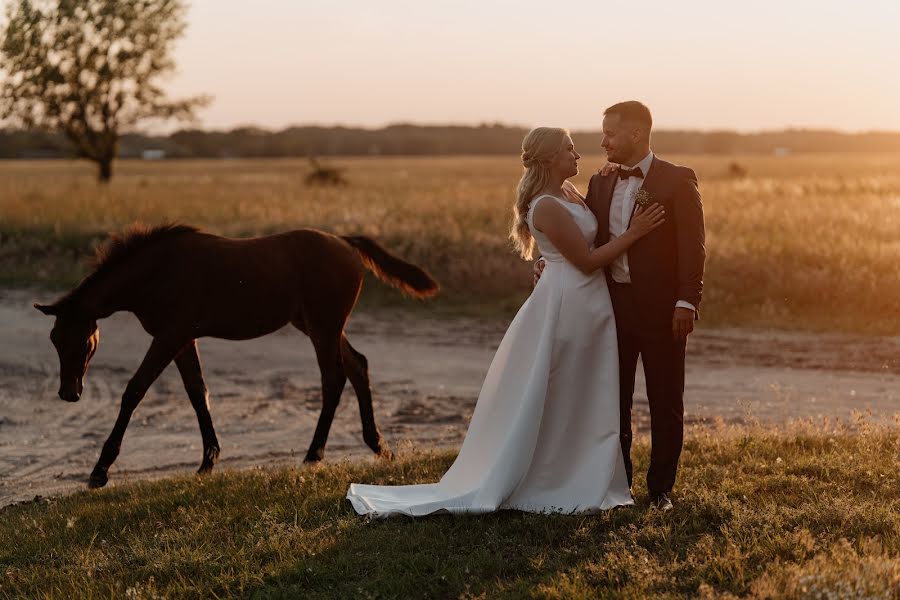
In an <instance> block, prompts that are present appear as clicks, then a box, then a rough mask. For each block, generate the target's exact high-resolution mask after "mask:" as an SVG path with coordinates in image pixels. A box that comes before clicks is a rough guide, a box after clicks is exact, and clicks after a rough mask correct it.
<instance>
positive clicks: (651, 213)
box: [628, 202, 666, 238]
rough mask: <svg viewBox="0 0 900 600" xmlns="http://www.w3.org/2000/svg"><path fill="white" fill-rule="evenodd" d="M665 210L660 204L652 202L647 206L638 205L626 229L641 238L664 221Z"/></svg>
mask: <svg viewBox="0 0 900 600" xmlns="http://www.w3.org/2000/svg"><path fill="white" fill-rule="evenodd" d="M665 216H666V210H665V208H663V207H662V205H661V204H658V203H656V202H654V203H653V204H651V205H650V206H648V207H647V208H644V207H643V206H638V207H637V210H635V211H634V216H633V217H632V218H631V225H629V226H628V231H630V232H633V233H634V235H635V236H637V237H639V238H641V237H644V236H645V235H647V234H648V233H650V232H651V231H653V230H654V229H656V228H657V227H659V226H660V225H662V224H663V223H665V222H666V219H665Z"/></svg>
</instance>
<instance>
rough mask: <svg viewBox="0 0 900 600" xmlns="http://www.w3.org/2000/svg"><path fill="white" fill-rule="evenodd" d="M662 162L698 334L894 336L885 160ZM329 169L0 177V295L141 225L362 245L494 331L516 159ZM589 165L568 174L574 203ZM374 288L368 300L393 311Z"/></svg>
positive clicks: (212, 164) (894, 235) (518, 269)
mask: <svg viewBox="0 0 900 600" xmlns="http://www.w3.org/2000/svg"><path fill="white" fill-rule="evenodd" d="M576 141H577V140H576ZM672 158H673V159H674V160H675V161H676V162H681V163H684V164H689V165H691V166H693V167H694V168H695V170H696V171H697V172H698V174H699V176H700V180H701V191H702V193H703V199H704V205H705V210H706V221H707V232H708V234H707V241H708V243H707V249H708V255H709V258H708V263H707V274H706V291H705V296H704V302H703V318H704V324H712V325H719V324H725V325H740V326H763V327H779V328H803V329H812V330H836V331H853V332H863V333H872V334H888V335H898V334H900V277H898V276H897V265H898V264H900V155H860V154H855V155H852V154H847V155H815V156H812V155H810V156H789V157H781V158H776V157H751V156H746V157H736V158H725V157H702V156H690V157H678V156H676V157H672ZM732 160H736V161H738V162H739V163H740V164H741V165H742V166H743V167H745V168H746V169H747V170H748V173H749V174H748V176H747V177H745V178H733V177H730V176H729V175H728V164H729V163H730V162H731V161H732ZM328 162H329V164H331V165H333V166H338V167H341V168H343V169H345V170H346V171H345V174H346V176H347V178H348V179H349V185H347V186H343V187H331V188H322V187H307V186H305V185H304V182H303V179H304V176H305V174H306V173H307V171H308V167H307V165H306V162H305V161H303V160H258V161H252V160H222V161H185V162H141V161H133V162H129V161H124V162H119V163H118V164H117V174H116V176H115V178H114V180H113V182H112V184H111V185H109V186H108V187H99V186H98V185H97V184H96V182H95V181H94V176H95V174H94V172H93V170H92V168H91V166H90V165H88V164H86V163H78V162H59V161H54V162H3V163H0V285H6V286H10V285H31V284H40V285H50V286H55V287H61V286H69V285H72V284H74V283H76V282H77V281H78V280H79V279H80V277H82V276H83V275H84V274H85V272H86V268H87V267H86V266H85V264H84V262H83V258H84V257H86V256H88V255H89V254H90V253H91V249H92V247H93V246H94V245H96V244H97V243H98V242H99V241H100V240H101V239H102V237H103V235H104V234H105V233H106V232H108V231H113V230H120V229H121V228H122V227H123V226H124V225H126V224H128V223H130V222H132V221H135V220H140V221H143V222H147V223H158V222H163V221H181V222H186V223H191V224H195V225H198V226H201V227H203V228H205V229H207V230H210V231H213V232H217V233H222V234H227V235H235V236H249V235H257V234H265V233H270V232H276V231H284V230H287V229H291V228H297V227H316V228H320V229H324V230H327V231H331V232H335V233H340V234H349V233H362V234H366V235H372V236H375V237H377V238H378V239H379V240H381V241H382V242H383V243H385V244H386V245H387V246H389V247H390V248H391V249H393V250H395V251H397V252H398V253H400V254H402V255H403V256H405V257H407V258H409V259H411V260H413V261H415V262H417V263H420V264H422V265H423V266H425V267H426V268H428V269H429V270H431V271H432V272H433V273H434V274H435V275H436V277H437V278H438V279H439V280H440V282H441V283H442V285H443V287H444V290H445V293H444V294H443V296H442V297H441V299H440V300H438V301H437V307H438V308H442V309H447V310H449V311H466V312H469V313H482V314H491V315H497V314H501V315H503V316H508V315H509V314H510V313H511V312H512V311H514V310H515V308H516V307H518V305H519V304H520V302H521V301H522V299H523V298H524V296H525V295H526V294H527V293H528V290H529V286H530V274H529V273H530V268H529V265H527V264H525V263H523V262H522V261H520V260H519V259H517V258H516V257H515V256H514V255H513V254H512V252H511V250H510V246H509V244H508V243H507V239H506V231H507V224H508V220H509V217H510V203H511V201H512V193H513V188H514V186H515V183H516V180H517V178H518V176H519V173H520V169H521V168H520V166H519V165H518V161H517V159H516V158H515V157H501V158H498V157H471V158H465V157H463V158H372V159H364V158H360V159H335V160H333V161H328ZM602 163H603V159H602V158H600V157H588V158H585V159H583V160H582V170H583V173H582V174H581V175H579V176H578V177H577V178H576V179H575V181H576V183H577V184H578V185H579V187H581V188H582V189H584V188H585V187H586V181H587V178H588V176H589V174H590V172H591V171H592V170H593V169H595V168H596V167H597V166H599V165H601V164H602ZM375 287H376V286H369V293H368V294H365V295H364V298H365V300H366V301H368V302H372V301H373V299H374V301H376V302H380V301H389V302H390V301H393V300H392V298H398V296H395V295H394V294H392V293H386V292H384V291H377V292H373V288H375Z"/></svg>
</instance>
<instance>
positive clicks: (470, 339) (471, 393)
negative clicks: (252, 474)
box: [0, 290, 900, 506]
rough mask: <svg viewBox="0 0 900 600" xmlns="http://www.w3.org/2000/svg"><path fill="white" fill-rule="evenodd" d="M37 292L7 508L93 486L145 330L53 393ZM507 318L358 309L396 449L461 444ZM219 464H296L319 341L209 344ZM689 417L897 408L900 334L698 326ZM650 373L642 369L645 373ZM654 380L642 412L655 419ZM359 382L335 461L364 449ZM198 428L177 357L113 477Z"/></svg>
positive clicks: (17, 391)
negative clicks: (62, 396) (651, 409)
mask: <svg viewBox="0 0 900 600" xmlns="http://www.w3.org/2000/svg"><path fill="white" fill-rule="evenodd" d="M36 300H42V301H47V300H52V295H50V296H49V297H48V294H46V293H42V292H37V291H34V292H32V291H21V290H17V291H5V292H3V291H0V506H4V505H6V504H9V503H11V502H16V501H20V500H25V499H30V498H33V497H34V496H35V495H43V496H47V495H51V494H57V493H62V492H68V491H73V490H78V489H82V488H83V487H84V482H85V481H86V479H87V475H88V474H89V473H90V470H91V468H92V467H93V464H94V462H95V461H96V459H97V456H98V454H99V451H100V446H101V445H102V443H103V441H104V440H105V439H106V436H107V435H108V434H109V431H110V429H111V427H112V424H113V421H114V420H115V416H116V413H117V411H118V405H119V397H120V395H121V393H122V390H123V389H124V387H125V383H126V382H127V381H128V379H129V377H130V376H131V374H132V373H133V371H134V369H136V368H137V365H138V364H139V362H140V360H141V357H142V356H143V353H144V351H145V350H146V348H147V346H148V344H149V337H148V336H147V334H146V333H145V332H144V331H143V330H142V329H141V328H140V325H139V324H138V322H137V320H136V319H135V318H134V317H133V316H131V315H129V314H117V315H114V316H113V317H111V318H109V319H106V320H105V321H103V322H101V341H100V349H99V351H98V352H97V354H96V356H95V357H94V360H93V362H92V364H91V368H90V370H89V372H88V376H87V378H86V381H85V390H84V394H83V398H82V400H81V401H80V402H79V403H77V404H68V403H65V402H62V401H61V400H59V399H58V398H57V396H56V390H57V388H58V385H59V382H58V374H59V371H58V369H59V366H58V361H57V358H56V353H55V351H54V350H53V347H52V345H51V344H50V341H49V339H48V335H49V332H50V327H51V325H52V320H51V319H50V318H49V317H44V316H43V315H40V314H39V313H38V312H37V311H35V310H34V309H33V308H31V303H32V302H33V301H36ZM504 329H505V323H485V322H480V321H472V320H465V319H459V320H452V321H449V320H446V319H441V320H430V319H427V318H424V317H421V316H416V317H410V316H409V315H405V314H403V313H400V312H379V313H377V314H355V315H354V316H353V317H352V319H351V322H350V325H349V327H348V337H349V338H350V339H351V341H352V342H353V344H354V346H355V347H356V348H357V349H359V350H360V351H361V352H363V353H364V354H366V356H367V357H368V358H369V363H370V369H371V375H372V384H373V391H374V398H375V411H376V413H375V414H376V418H377V420H378V423H379V425H380V427H381V429H382V431H383V432H384V434H385V436H386V437H387V439H388V441H389V443H391V444H392V445H393V446H395V447H396V446H397V445H399V444H414V445H417V446H428V447H432V446H453V445H458V444H459V443H460V441H461V440H462V437H463V435H464V434H465V431H466V424H467V423H468V419H469V417H470V416H471V413H472V408H473V406H474V404H475V400H476V398H477V395H478V390H479V388H480V385H481V380H482V378H483V377H484V374H485V372H486V370H487V367H488V365H489V363H490V360H491V357H492V355H493V350H494V348H496V346H497V344H498V343H499V341H500V338H501V337H502V334H503V330H504ZM200 351H201V357H202V359H203V362H204V368H205V372H206V379H207V385H208V386H209V388H210V394H211V405H212V415H213V420H214V423H215V425H216V428H217V432H218V436H219V440H220V442H221V444H222V458H221V462H220V463H219V464H220V467H219V468H243V467H250V466H255V465H273V464H298V465H299V464H300V463H301V461H302V459H303V456H304V455H305V452H306V448H307V445H308V444H309V442H310V440H311V438H312V431H313V428H314V427H315V422H316V418H317V416H318V411H319V403H320V396H319V373H318V370H317V368H316V366H315V359H314V356H313V351H312V347H311V345H310V343H309V341H308V340H307V339H306V338H305V337H304V336H302V335H301V334H300V333H298V332H297V331H295V330H293V329H284V330H281V331H279V332H277V333H275V334H272V335H270V336H268V337H265V338H262V339H258V340H252V341H248V342H240V343H236V342H226V341H222V340H211V339H205V340H201V342H200ZM688 351H689V357H688V367H687V371H688V372H687V390H686V399H685V405H686V411H687V419H688V421H690V422H697V421H703V420H708V419H714V418H717V417H721V418H723V419H725V420H726V421H741V420H743V419H746V418H747V417H748V415H752V416H754V417H756V418H759V419H761V420H763V421H773V422H785V421H787V420H789V419H792V418H801V417H810V416H812V417H815V416H819V415H833V416H842V417H846V416H850V415H851V413H852V411H853V410H866V409H871V411H872V412H873V417H874V418H875V419H884V420H888V419H891V418H892V417H893V415H894V414H895V413H898V412H900V338H864V337H854V336H843V335H810V334H791V333H783V332H771V331H744V330H723V329H716V330H705V329H703V328H702V323H701V329H699V330H698V331H697V332H696V333H695V334H694V335H693V336H692V339H691V343H690V345H689V349H688ZM639 377H640V374H639ZM644 394H645V393H644V389H643V382H642V381H640V382H639V384H638V391H637V393H636V396H637V398H636V405H637V416H636V419H637V424H638V426H639V427H640V428H642V429H646V427H647V423H648V421H647V410H646V396H645V395H644ZM370 456H371V454H370V452H369V451H368V449H367V448H366V447H365V445H364V444H363V442H362V437H361V427H360V424H359V411H358V409H357V407H356V402H355V397H354V395H353V392H352V389H351V388H350V386H349V385H348V386H347V391H345V392H344V398H343V401H342V403H341V405H340V407H339V408H338V411H337V416H336V418H335V423H334V425H333V427H332V430H331V435H330V438H329V440H328V448H327V453H326V460H336V459H340V458H345V457H352V458H354V459H368V458H369V457H370ZM199 461H200V434H199V431H198V429H197V424H196V419H195V417H194V413H193V411H192V409H191V407H190V404H189V402H188V400H187V397H186V395H185V393H184V391H183V389H182V386H181V381H180V379H179V378H178V373H177V370H176V369H175V367H174V366H170V367H169V368H168V369H167V370H166V372H165V373H164V374H163V376H162V377H161V378H160V379H159V381H157V383H156V384H154V386H153V387H152V388H151V390H150V392H149V393H148V394H147V396H146V398H145V399H144V401H143V402H142V403H141V405H140V407H139V408H138V410H137V411H136V413H135V416H134V418H133V419H132V422H131V426H130V427H129V429H128V432H127V434H126V436H125V441H124V444H123V446H122V453H121V455H120V457H119V459H118V461H117V462H116V464H115V465H114V467H113V469H112V470H111V472H110V475H111V485H113V484H115V483H121V482H123V481H126V480H129V479H132V480H133V479H144V478H152V477H158V476H161V475H166V474H172V473H186V472H190V471H192V470H194V469H195V468H196V467H197V465H198V464H199Z"/></svg>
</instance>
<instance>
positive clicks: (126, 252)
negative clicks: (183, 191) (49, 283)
mask: <svg viewBox="0 0 900 600" xmlns="http://www.w3.org/2000/svg"><path fill="white" fill-rule="evenodd" d="M197 231H200V230H199V229H198V228H196V227H192V226H191V225H181V224H178V223H166V224H163V225H152V226H151V225H144V224H143V223H134V224H132V225H129V226H128V227H126V228H125V231H123V232H122V233H121V234H119V233H110V234H109V236H108V237H107V238H106V240H104V241H103V243H102V244H100V246H98V247H97V250H96V251H95V252H94V260H93V262H92V264H93V267H94V271H93V272H92V273H91V274H90V275H88V276H87V277H85V278H84V279H83V280H82V281H81V283H80V284H78V286H77V287H76V288H75V289H73V290H72V291H71V292H69V293H68V294H66V295H65V296H63V297H62V298H61V299H60V300H59V301H58V302H57V304H58V305H63V304H68V303H70V302H71V301H72V300H73V298H74V297H75V296H76V295H77V294H78V293H79V292H80V291H82V290H83V289H84V288H85V286H87V285H88V284H90V283H91V282H94V281H97V280H99V279H101V278H102V277H104V276H105V275H106V274H107V273H109V272H110V271H111V270H113V269H114V268H116V267H117V266H119V265H121V264H122V263H124V262H127V261H128V260H129V259H131V258H133V257H134V256H135V255H136V254H138V253H139V252H141V251H142V250H144V249H145V248H147V247H148V246H152V245H154V244H157V243H159V242H162V241H164V240H169V239H172V238H174V237H178V236H180V235H183V234H186V233H195V232H197Z"/></svg>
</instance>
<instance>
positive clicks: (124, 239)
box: [93, 223, 199, 275]
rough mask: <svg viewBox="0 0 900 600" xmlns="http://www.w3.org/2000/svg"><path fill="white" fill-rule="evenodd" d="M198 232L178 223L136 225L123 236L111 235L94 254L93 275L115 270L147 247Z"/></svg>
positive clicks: (131, 226)
mask: <svg viewBox="0 0 900 600" xmlns="http://www.w3.org/2000/svg"><path fill="white" fill-rule="evenodd" d="M197 231H199V229H197V228H196V227H192V226H190V225H180V224H178V223H166V224H164V225H154V226H150V225H144V224H142V223H135V224H133V225H130V226H129V227H127V228H126V229H125V231H124V232H123V233H122V234H121V235H120V234H118V233H110V234H109V237H108V238H106V240H105V241H104V242H103V243H102V244H100V246H98V247H97V250H96V252H95V253H94V273H93V275H99V274H100V273H101V272H105V271H108V270H109V269H112V268H114V267H115V266H116V265H119V264H121V263H123V262H125V261H126V260H128V259H129V258H131V257H133V256H134V255H135V254H137V253H138V252H140V251H141V250H143V249H144V248H146V247H147V246H150V245H153V244H156V243H158V242H161V241H162V240H166V239H169V238H172V237H176V236H179V235H182V234H184V233H195V232H197Z"/></svg>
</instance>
